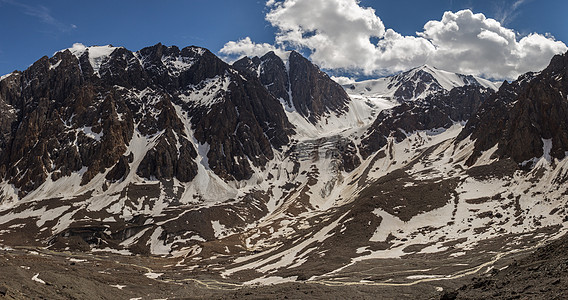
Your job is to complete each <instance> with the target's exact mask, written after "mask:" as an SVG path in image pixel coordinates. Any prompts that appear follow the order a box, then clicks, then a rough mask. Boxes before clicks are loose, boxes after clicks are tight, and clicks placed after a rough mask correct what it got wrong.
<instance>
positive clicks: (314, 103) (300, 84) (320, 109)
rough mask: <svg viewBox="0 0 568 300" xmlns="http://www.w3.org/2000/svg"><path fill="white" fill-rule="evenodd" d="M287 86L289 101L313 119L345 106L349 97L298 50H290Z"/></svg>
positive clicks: (338, 110)
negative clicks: (288, 84) (288, 88)
mask: <svg viewBox="0 0 568 300" xmlns="http://www.w3.org/2000/svg"><path fill="white" fill-rule="evenodd" d="M289 64H290V74H289V76H290V87H291V89H292V103H293V104H294V107H295V108H296V110H297V111H298V112H300V114H301V115H302V116H304V117H306V118H307V119H308V120H310V121H312V122H315V121H317V120H318V119H319V118H320V117H321V116H322V115H323V114H324V113H326V112H328V111H331V112H336V113H340V112H342V111H344V110H345V109H346V106H345V105H346V103H347V102H348V101H349V96H347V93H346V92H345V90H344V89H343V88H342V87H341V86H340V85H339V84H337V83H336V82H335V81H333V80H331V79H330V78H329V76H327V74H325V73H324V72H322V71H321V70H320V69H319V68H318V67H316V66H314V65H313V64H312V63H311V62H310V61H308V60H307V59H306V58H305V57H303V56H302V55H300V54H299V53H297V52H295V51H292V53H290V61H289Z"/></svg>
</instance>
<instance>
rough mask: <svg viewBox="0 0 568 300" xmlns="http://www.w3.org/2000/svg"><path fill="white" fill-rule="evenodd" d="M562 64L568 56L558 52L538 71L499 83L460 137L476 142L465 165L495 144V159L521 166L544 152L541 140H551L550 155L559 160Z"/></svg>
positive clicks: (564, 145) (564, 104) (565, 140)
mask: <svg viewBox="0 0 568 300" xmlns="http://www.w3.org/2000/svg"><path fill="white" fill-rule="evenodd" d="M567 66H568V54H564V55H557V56H555V57H554V58H553V59H552V61H551V63H550V65H549V66H548V67H547V68H546V69H545V70H544V71H542V72H541V73H539V74H532V73H528V74H525V75H522V76H521V77H519V79H518V80H517V81H515V82H513V83H511V84H507V83H505V84H503V86H502V87H501V88H500V89H499V91H498V92H497V94H496V95H495V96H493V97H491V99H489V100H488V101H487V102H486V103H484V104H483V105H482V107H480V110H479V111H478V113H477V114H476V115H475V116H474V117H473V118H472V120H471V121H470V122H469V123H468V125H467V126H466V128H465V129H464V131H463V132H462V133H461V134H460V136H459V139H465V138H467V137H468V136H471V139H473V140H475V150H474V153H473V154H472V156H471V157H470V158H469V159H468V163H470V164H473V163H474V162H475V160H476V159H477V158H478V157H479V156H480V155H481V152H483V151H486V150H488V149H490V148H492V147H493V146H495V145H496V144H498V149H497V151H496V152H495V153H494V155H496V157H499V158H511V159H513V160H514V161H515V162H517V163H519V164H522V163H523V162H526V161H528V160H530V159H532V158H538V157H542V156H543V155H546V154H547V153H544V141H545V140H551V149H550V153H549V154H550V156H551V157H552V158H558V159H562V158H564V156H565V151H568V136H567V135H566V132H567V130H568V123H567V122H566V120H567V118H568V99H567V98H566V95H567V94H568V68H567Z"/></svg>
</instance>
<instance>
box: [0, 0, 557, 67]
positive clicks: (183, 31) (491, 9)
mask: <svg viewBox="0 0 568 300" xmlns="http://www.w3.org/2000/svg"><path fill="white" fill-rule="evenodd" d="M295 1H296V0H285V1H284V2H283V0H281V1H276V4H271V3H269V5H267V2H266V1H260V0H244V1H243V0H239V1H235V0H187V1H179V0H167V1H144V0H142V1H140V0H139V1H130V0H118V1H117V0H115V1H106V0H101V1H85V2H83V1H81V2H78V1H68V0H58V1H32V0H0V75H1V74H7V73H9V72H11V71H13V70H15V69H18V70H23V69H25V68H27V66H29V65H30V64H32V63H33V62H35V61H36V60H37V59H39V58H40V57H42V56H44V55H48V56H51V55H52V54H53V53H54V52H55V51H58V50H60V49H64V48H68V47H71V46H72V45H73V44H74V43H83V44H85V45H106V44H113V45H115V46H124V47H126V48H127V49H130V50H134V51H135V50H139V49H141V48H143V47H146V46H151V45H153V44H156V43H158V42H162V43H164V44H166V45H177V46H180V47H184V46H189V45H198V46H202V47H206V48H208V49H210V50H211V51H213V52H215V53H219V50H220V49H222V48H223V47H224V46H225V45H226V43H228V42H230V41H234V42H238V41H240V40H242V39H245V38H247V37H248V38H249V40H250V41H251V43H252V44H253V45H263V44H265V43H266V44H269V45H273V46H274V47H275V48H276V49H282V50H289V49H292V48H294V49H299V50H301V51H302V52H303V53H305V54H306V55H311V56H310V58H311V59H312V60H313V61H314V62H316V63H318V64H319V65H321V66H322V67H324V68H325V69H328V70H330V71H331V72H332V73H333V72H334V71H336V72H337V73H342V74H353V75H355V76H356V75H363V74H364V75H367V76H368V75H377V76H378V75H384V74H388V73H392V72H396V71H400V70H403V69H404V68H410V67H412V66H413V65H415V64H419V63H424V62H428V63H433V64H435V65H436V64H438V65H439V66H441V67H445V66H446V65H448V66H453V65H455V63H452V62H447V61H439V60H440V59H439V57H438V58H437V57H434V56H432V55H430V54H425V53H424V51H422V50H423V49H422V50H418V48H416V51H417V52H416V55H415V56H413V57H403V58H397V59H398V61H392V60H391V61H385V60H380V61H378V62H377V61H373V64H374V65H373V68H369V69H365V68H366V66H368V65H369V63H368V61H365V60H361V59H359V58H360V57H356V58H353V57H343V58H342V59H341V60H340V61H339V60H338V61H333V59H330V57H332V56H331V55H332V54H334V53H330V52H329V50H326V49H324V48H322V47H320V46H321V45H317V44H313V43H312V41H308V40H305V39H304V40H294V39H291V38H290V35H283V34H280V35H279V34H278V33H277V32H282V30H283V28H287V30H290V27H286V26H304V25H305V24H302V22H301V21H298V20H296V21H294V22H295V23H294V22H292V23H290V22H289V21H290V15H291V14H293V13H294V10H293V7H291V6H292V5H291V3H293V2H295ZM302 1H306V0H297V2H302ZM269 2H273V1H269ZM317 2H318V1H313V0H312V1H310V2H309V3H311V4H313V5H312V6H310V7H308V9H312V10H313V12H310V14H308V15H312V14H317V13H318V10H319V8H318V6H317V5H316V4H317ZM332 2H333V3H336V2H337V5H344V4H346V3H347V4H349V5H350V6H351V8H357V7H360V8H361V9H355V10H353V13H354V14H357V13H366V12H368V10H367V9H368V8H373V9H374V14H375V16H376V18H374V17H373V16H369V15H366V16H363V17H362V18H363V19H364V18H367V20H368V19H369V18H371V19H373V20H374V21H377V20H379V21H378V22H381V21H382V23H383V24H384V28H386V29H392V31H393V32H395V33H397V34H400V35H401V36H405V37H407V36H408V37H411V38H409V39H408V40H409V41H410V40H415V39H414V37H419V36H417V32H425V29H424V26H425V24H426V23H427V22H428V21H441V20H442V16H443V15H444V12H446V11H451V12H454V13H456V12H458V11H460V10H463V9H470V10H471V11H472V12H473V13H482V14H483V15H484V16H485V17H486V18H491V19H495V20H497V21H499V22H501V25H502V26H503V27H504V28H507V29H511V30H513V31H514V32H516V33H518V34H517V37H516V39H517V40H518V41H520V39H521V38H522V37H523V36H526V35H528V34H530V33H538V34H540V35H542V36H545V37H547V38H549V39H551V37H550V36H549V35H548V34H550V35H552V36H554V38H555V41H563V42H565V43H566V42H568V21H567V20H568V19H567V18H566V12H568V1H565V0H548V1H538V0H524V1H523V0H496V1H471V0H435V1H415V0H412V1H411V0H397V1H377V0H361V1H356V0H333V1H328V2H325V4H326V5H327V4H328V3H332ZM306 3H307V2H306ZM322 3H324V2H322ZM278 5H280V7H279V6H278ZM285 5H287V6H286V7H284V6H285ZM306 7H307V6H306ZM333 9H334V8H333V7H331V8H330V10H328V11H333ZM286 10H287V11H286ZM271 12H272V13H273V18H272V19H271V21H267V19H266V18H267V15H270V14H271ZM277 13H278V14H277ZM339 13H341V11H340V12H339ZM456 16H457V15H456ZM325 17H326V16H325V15H324V16H322V20H325ZM465 17H471V16H465V15H459V16H458V17H456V18H458V19H459V18H465ZM286 18H288V19H286ZM311 25H313V26H315V27H314V28H315V29H314V32H325V30H326V28H329V24H328V23H327V22H321V24H320V23H315V24H311ZM311 25H310V26H311ZM320 25H321V26H323V27H321V30H320V27H318V26H320ZM379 25H380V24H379ZM279 26H280V27H279ZM283 26H284V27H283ZM324 26H328V27H324ZM379 27H380V26H379ZM354 28H355V27H354ZM327 30H328V31H329V29H327ZM341 30H342V29H338V30H337V31H338V32H339V31H341ZM350 30H355V29H350ZM347 33H349V32H347ZM304 34H305V32H304ZM333 34H334V33H333ZM378 35H379V37H371V42H372V43H377V41H379V40H381V39H385V41H386V40H388V37H386V36H383V35H381V34H378ZM277 36H280V39H281V40H280V42H279V43H277V42H275V37H277ZM362 36H363V37H365V35H362ZM325 37H326V38H329V40H330V41H338V40H337V39H336V38H335V37H329V34H328V35H327V36H325ZM426 39H427V40H429V41H431V42H432V43H433V44H436V43H437V40H436V39H435V38H433V37H432V35H431V34H430V36H429V37H426ZM339 41H340V40H339ZM423 42H424V41H421V43H422V44H421V46H417V47H419V48H420V47H426V48H427V47H430V46H429V45H426V46H424V45H423ZM363 46H368V45H363ZM437 47H438V46H437ZM262 49H264V48H262ZM412 49H414V48H412ZM554 49H556V50H554V51H557V52H558V51H560V50H558V49H559V48H558V47H556V48H554ZM231 51H232V52H231ZM326 51H327V52H326ZM421 51H422V52H421ZM428 51H431V49H430V50H428ZM543 51H544V50H543ZM550 51H553V50H550V49H549V50H548V52H543V53H544V56H547V55H548V56H550ZM220 54H221V55H222V56H226V57H229V56H231V55H233V56H235V55H237V56H238V55H241V54H256V53H255V52H250V53H248V52H243V53H241V52H239V51H238V50H234V49H227V51H225V52H224V53H220ZM336 54H337V53H335V54H334V56H333V57H336V56H337V55H336ZM364 55H365V54H361V55H360V56H364ZM468 57H469V56H468ZM475 59H479V58H475ZM549 59H550V58H549V57H547V58H546V60H549ZM401 61H402V62H401ZM383 63H384V67H382V66H383ZM514 63H515V62H512V64H514ZM519 63H520V62H519ZM540 64H542V62H540ZM488 65H491V62H488ZM531 67H533V68H536V67H537V65H535V66H531ZM538 67H540V65H538ZM456 71H470V73H478V74H481V75H486V77H511V76H513V75H515V74H517V73H519V72H521V71H524V69H522V68H518V67H515V69H514V70H513V69H507V70H491V69H488V70H484V69H479V70H475V68H473V69H472V67H468V65H464V66H460V67H459V68H457V69H456ZM492 72H493V73H492Z"/></svg>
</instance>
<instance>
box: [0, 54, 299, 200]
mask: <svg viewBox="0 0 568 300" xmlns="http://www.w3.org/2000/svg"><path fill="white" fill-rule="evenodd" d="M109 49H111V50H110V51H111V53H110V54H109V55H108V56H104V57H102V58H100V57H99V58H96V59H98V60H100V61H98V64H97V65H96V67H94V65H92V63H93V62H92V61H93V57H91V56H90V55H91V54H90V53H89V52H90V51H92V50H91V48H87V49H86V50H85V51H84V52H83V53H82V54H76V55H78V57H77V56H76V55H74V54H73V53H71V52H70V51H69V50H65V51H61V52H58V53H56V55H55V56H54V57H52V58H48V57H44V58H42V59H40V60H39V61H37V62H36V63H35V64H33V65H32V66H31V67H30V68H29V69H28V70H26V71H24V72H21V73H14V74H12V75H10V76H8V77H7V78H5V79H3V80H2V81H1V82H0V112H1V113H2V115H3V118H2V120H0V176H1V177H2V178H4V179H6V180H8V181H9V183H11V184H14V186H15V187H16V188H18V189H19V191H20V194H21V196H23V195H25V194H27V193H28V192H30V191H32V190H34V189H36V188H37V187H39V186H40V185H41V184H42V183H43V182H45V181H46V180H47V179H48V178H49V177H50V178H51V179H52V180H57V179H59V178H61V177H63V176H69V175H71V173H72V172H78V171H80V170H81V169H83V168H85V170H84V173H83V175H82V176H83V177H82V184H87V183H88V182H90V181H91V180H92V179H93V178H95V176H97V175H98V174H101V173H105V172H106V175H105V179H106V180H108V181H110V182H116V181H120V180H123V179H124V178H126V176H127V175H128V174H129V173H130V172H131V171H135V172H136V173H137V174H138V175H139V176H142V177H144V178H155V179H160V180H161V179H172V178H177V179H178V180H180V181H182V182H189V181H191V180H192V179H193V178H194V177H195V175H196V174H197V163H196V162H195V159H196V157H197V150H196V148H195V146H194V145H196V144H195V143H194V142H192V137H191V136H190V134H191V132H188V130H191V131H193V134H194V137H195V139H196V140H197V141H196V142H197V143H199V144H206V143H207V144H208V145H209V152H208V153H207V156H208V160H209V165H210V166H211V168H212V169H213V170H214V171H215V173H217V174H218V175H220V176H221V177H223V178H225V179H228V180H232V179H237V180H241V179H247V178H250V176H251V175H252V168H251V163H252V165H254V166H257V167H262V166H263V165H264V164H266V162H267V161H268V160H270V159H271V158H272V157H273V152H272V151H273V150H272V148H273V147H274V148H279V147H281V146H282V145H284V144H286V143H288V136H289V135H290V134H291V133H293V130H292V125H291V124H290V123H289V122H288V121H287V119H286V117H285V114H284V111H283V109H282V106H281V104H280V102H279V101H278V100H277V99H276V98H274V96H273V95H271V94H270V93H269V92H268V91H267V90H266V89H265V88H264V87H263V85H262V84H261V83H260V82H259V81H258V80H246V79H243V77H242V76H241V75H240V74H239V73H238V72H237V71H235V70H234V69H233V68H231V66H229V65H227V64H226V63H224V62H223V61H221V60H220V59H219V58H217V57H216V56H215V55H214V54H212V53H211V52H210V51H208V50H206V49H202V48H198V47H187V48H184V49H181V50H180V49H179V48H177V47H175V46H173V47H166V46H163V45H162V44H157V45H155V46H152V47H148V48H144V49H142V50H140V51H138V52H136V53H133V52H130V51H128V50H126V49H124V48H109ZM93 55H94V54H93ZM96 59H95V60H96ZM192 93H193V96H192V97H193V98H191V97H190V98H188V97H186V96H187V95H192ZM203 99H213V101H211V103H205V102H203V101H205V100H203ZM135 135H136V137H138V138H141V137H146V138H148V139H150V138H151V139H153V140H154V141H155V142H153V144H152V145H153V146H152V147H150V148H149V149H147V152H146V153H144V155H143V159H142V161H141V162H140V164H139V165H138V166H137V168H136V169H135V170H133V168H132V167H133V166H132V165H131V164H132V163H133V159H132V155H133V151H146V150H144V149H131V148H130V146H131V145H130V143H131V141H132V140H133V138H134V137H135ZM129 149H130V150H129ZM107 171H108V172H107Z"/></svg>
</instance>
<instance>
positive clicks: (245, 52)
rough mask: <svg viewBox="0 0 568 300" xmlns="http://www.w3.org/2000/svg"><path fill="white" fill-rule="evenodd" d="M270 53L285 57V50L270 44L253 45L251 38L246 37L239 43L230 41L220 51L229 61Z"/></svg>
mask: <svg viewBox="0 0 568 300" xmlns="http://www.w3.org/2000/svg"><path fill="white" fill-rule="evenodd" d="M270 51H274V53H276V55H279V56H283V54H284V52H285V51H284V50H282V49H280V48H277V47H275V46H273V45H271V44H268V43H262V44H257V43H253V42H252V41H251V39H250V37H246V38H244V39H242V40H239V41H237V42H234V41H230V42H228V43H226V44H225V45H224V46H223V48H222V49H221V50H219V52H220V53H222V54H224V55H226V56H227V57H226V58H227V60H228V61H234V60H236V59H239V58H241V57H244V56H250V57H254V56H259V57H260V56H262V55H264V54H266V53H267V52H270Z"/></svg>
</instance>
